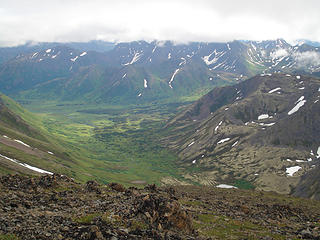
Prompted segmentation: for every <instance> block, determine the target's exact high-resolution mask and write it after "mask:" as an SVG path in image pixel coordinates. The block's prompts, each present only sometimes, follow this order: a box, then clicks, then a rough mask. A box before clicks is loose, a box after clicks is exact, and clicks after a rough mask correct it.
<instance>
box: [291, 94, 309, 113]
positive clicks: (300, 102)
mask: <svg viewBox="0 0 320 240" xmlns="http://www.w3.org/2000/svg"><path fill="white" fill-rule="evenodd" d="M302 97H303V98H302ZM302 97H300V98H299V99H298V101H297V102H298V103H297V102H295V103H297V105H296V106H294V108H292V109H291V110H290V111H289V112H288V115H291V114H294V113H295V112H297V111H298V110H299V109H300V108H301V107H302V106H303V105H304V104H305V103H306V102H307V101H306V100H302V99H304V96H302Z"/></svg>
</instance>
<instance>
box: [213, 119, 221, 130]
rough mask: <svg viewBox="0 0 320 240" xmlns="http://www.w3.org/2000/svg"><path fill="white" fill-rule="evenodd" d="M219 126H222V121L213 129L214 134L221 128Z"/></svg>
mask: <svg viewBox="0 0 320 240" xmlns="http://www.w3.org/2000/svg"><path fill="white" fill-rule="evenodd" d="M221 124H222V121H220V122H219V124H218V126H216V127H215V129H214V131H215V132H216V131H218V128H219V127H220V126H221Z"/></svg>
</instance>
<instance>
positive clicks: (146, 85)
mask: <svg viewBox="0 0 320 240" xmlns="http://www.w3.org/2000/svg"><path fill="white" fill-rule="evenodd" d="M143 87H144V88H147V87H148V81H147V80H146V79H143Z"/></svg>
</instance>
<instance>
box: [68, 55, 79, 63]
mask: <svg viewBox="0 0 320 240" xmlns="http://www.w3.org/2000/svg"><path fill="white" fill-rule="evenodd" d="M77 59H78V56H75V57H74V58H70V61H72V62H75V61H77Z"/></svg>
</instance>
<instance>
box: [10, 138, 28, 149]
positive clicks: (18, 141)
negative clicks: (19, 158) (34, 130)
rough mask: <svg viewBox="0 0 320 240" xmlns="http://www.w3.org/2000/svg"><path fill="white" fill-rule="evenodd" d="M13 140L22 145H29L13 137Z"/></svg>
mask: <svg viewBox="0 0 320 240" xmlns="http://www.w3.org/2000/svg"><path fill="white" fill-rule="evenodd" d="M14 141H15V142H17V143H20V144H22V145H24V146H26V147H30V146H29V145H28V144H26V143H24V142H22V141H20V140H17V139H14Z"/></svg>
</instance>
